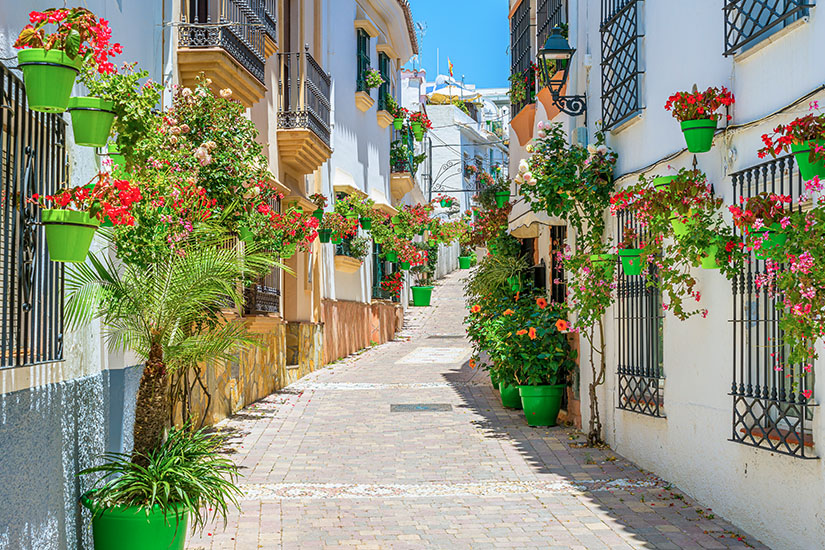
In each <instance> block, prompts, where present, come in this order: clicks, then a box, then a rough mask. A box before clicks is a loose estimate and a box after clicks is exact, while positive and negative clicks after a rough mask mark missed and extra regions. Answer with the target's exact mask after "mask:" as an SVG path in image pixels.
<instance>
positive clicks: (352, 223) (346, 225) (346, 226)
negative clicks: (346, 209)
mask: <svg viewBox="0 0 825 550" xmlns="http://www.w3.org/2000/svg"><path fill="white" fill-rule="evenodd" d="M320 228H321V229H331V230H332V234H333V235H338V236H340V237H342V238H343V237H349V236H352V235H355V234H356V233H357V232H358V220H353V219H348V218H345V217H344V216H342V215H341V214H339V213H338V212H324V218H323V219H322V220H321V224H320Z"/></svg>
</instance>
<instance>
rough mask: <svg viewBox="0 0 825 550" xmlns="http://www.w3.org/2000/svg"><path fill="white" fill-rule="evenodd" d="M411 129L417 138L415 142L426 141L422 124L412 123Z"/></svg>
mask: <svg viewBox="0 0 825 550" xmlns="http://www.w3.org/2000/svg"><path fill="white" fill-rule="evenodd" d="M410 129H411V130H412V133H413V136H415V141H421V140H423V139H424V127H423V126H422V125H421V123H420V122H411V123H410Z"/></svg>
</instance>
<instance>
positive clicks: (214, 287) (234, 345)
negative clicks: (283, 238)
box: [66, 234, 275, 457]
mask: <svg viewBox="0 0 825 550" xmlns="http://www.w3.org/2000/svg"><path fill="white" fill-rule="evenodd" d="M274 264H275V262H274V260H273V259H272V258H271V257H270V256H269V255H267V254H262V253H257V252H251V253H248V254H239V253H238V251H237V250H236V249H234V248H233V247H227V246H226V239H222V241H218V240H216V239H215V238H211V239H210V238H204V237H203V236H202V235H196V234H193V235H192V236H191V237H190V239H189V240H188V241H187V242H185V243H183V246H178V247H177V248H175V249H170V251H169V253H168V254H167V255H166V256H165V257H163V258H161V259H160V260H159V261H158V262H157V263H153V264H150V265H148V266H137V265H133V264H129V263H118V264H116V263H115V262H113V261H112V260H111V259H110V258H109V257H108V256H107V255H106V254H105V253H104V254H90V255H89V262H88V263H86V264H77V266H76V268H75V269H74V270H72V271H70V272H69V273H68V275H67V278H66V295H67V298H66V319H67V321H68V323H69V326H71V327H78V326H81V325H84V324H86V323H88V322H90V321H91V320H93V319H96V318H99V319H101V321H102V322H103V324H104V327H105V328H104V331H105V332H104V334H105V337H106V340H107V343H108V344H109V346H110V348H111V349H113V350H126V349H131V350H132V351H134V352H135V353H136V354H138V356H140V357H141V358H142V359H143V360H144V361H145V364H146V366H145V369H144V371H143V375H142V377H141V379H140V386H139V388H138V395H137V404H136V410H135V426H134V449H133V456H135V457H141V456H145V455H147V454H148V453H149V452H150V451H152V450H153V449H155V448H156V447H157V446H158V445H159V444H160V443H161V441H162V438H163V435H164V431H165V429H166V427H167V419H168V418H169V399H168V395H169V386H168V384H169V375H170V373H171V372H174V371H176V370H179V369H183V368H188V367H191V366H192V365H195V364H197V363H199V362H202V361H207V360H216V359H217V360H221V359H224V360H226V359H229V358H231V356H232V354H233V353H236V352H238V351H239V350H240V349H242V348H244V347H246V346H248V345H250V344H251V343H253V342H254V340H253V339H252V338H251V337H250V335H249V334H248V333H247V331H246V328H245V326H244V324H243V322H242V321H240V320H238V319H228V318H226V317H225V316H224V314H223V313H222V312H223V311H224V310H225V309H226V308H227V307H230V306H231V305H232V304H235V303H238V302H240V301H241V299H242V295H241V281H243V280H244V279H245V278H252V277H255V276H258V275H260V274H261V273H263V271H264V270H265V269H269V268H271V266H272V265H274Z"/></svg>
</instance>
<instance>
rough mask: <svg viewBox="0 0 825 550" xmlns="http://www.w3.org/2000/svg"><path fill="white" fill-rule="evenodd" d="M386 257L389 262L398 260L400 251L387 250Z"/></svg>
mask: <svg viewBox="0 0 825 550" xmlns="http://www.w3.org/2000/svg"><path fill="white" fill-rule="evenodd" d="M384 259H385V260H387V261H388V262H397V261H398V252H393V251H390V252H385V253H384Z"/></svg>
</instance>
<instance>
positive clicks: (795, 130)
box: [758, 102, 825, 163]
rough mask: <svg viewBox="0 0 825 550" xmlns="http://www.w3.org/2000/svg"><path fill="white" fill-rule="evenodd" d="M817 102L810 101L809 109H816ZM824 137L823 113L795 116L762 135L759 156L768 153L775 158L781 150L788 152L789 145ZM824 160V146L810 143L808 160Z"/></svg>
mask: <svg viewBox="0 0 825 550" xmlns="http://www.w3.org/2000/svg"><path fill="white" fill-rule="evenodd" d="M818 107H819V104H818V103H817V102H812V103H811V110H812V111H813V110H814V109H817V108H818ZM823 139H825V113H818V114H814V113H812V112H811V113H808V114H807V115H805V116H802V117H798V118H795V119H794V120H792V121H791V122H789V123H788V124H780V125H779V126H777V127H776V128H774V130H773V132H772V133H770V134H764V135H763V136H762V143H763V144H764V147H762V148H761V149H759V152H758V155H759V158H765V157H766V156H768V155H771V156H772V157H774V158H776V157H777V156H778V155H779V154H781V153H783V152H786V153H787V152H790V151H791V146H793V145H796V144H802V143H805V142H808V141H813V142H816V141H820V140H823ZM822 160H825V147H823V146H822V144H819V143H813V144H812V145H811V152H810V155H809V162H811V163H816V162H820V161H822Z"/></svg>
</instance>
